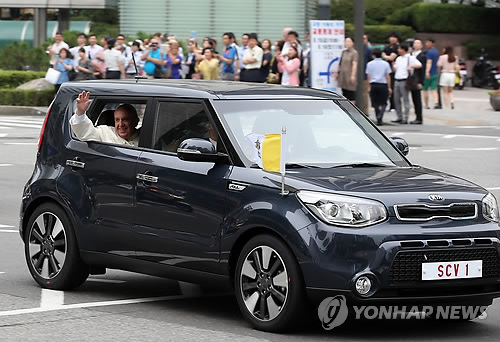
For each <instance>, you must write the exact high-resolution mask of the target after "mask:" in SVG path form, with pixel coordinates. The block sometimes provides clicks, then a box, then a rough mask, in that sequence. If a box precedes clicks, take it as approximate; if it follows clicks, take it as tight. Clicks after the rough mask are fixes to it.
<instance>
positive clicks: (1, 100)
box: [0, 88, 54, 106]
mask: <svg viewBox="0 0 500 342" xmlns="http://www.w3.org/2000/svg"><path fill="white" fill-rule="evenodd" d="M53 98H54V89H45V90H21V89H10V88H4V89H0V105H9V106H48V105H50V102H51V101H52V99H53Z"/></svg>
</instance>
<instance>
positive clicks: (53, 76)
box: [45, 68, 61, 84]
mask: <svg viewBox="0 0 500 342" xmlns="http://www.w3.org/2000/svg"><path fill="white" fill-rule="evenodd" d="M60 77H61V72H60V71H59V70H56V69H54V68H49V69H48V70H47V73H46V74H45V80H46V81H48V82H50V83H52V84H56V83H57V81H59V78H60Z"/></svg>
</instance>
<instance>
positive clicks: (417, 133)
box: [388, 132, 500, 140]
mask: <svg viewBox="0 0 500 342" xmlns="http://www.w3.org/2000/svg"><path fill="white" fill-rule="evenodd" d="M388 133H389V132H388ZM405 134H409V135H430V136H440V137H442V136H444V135H448V134H442V133H424V132H405V133H400V132H391V133H390V135H391V136H393V135H398V136H399V135H405ZM455 136H457V137H460V138H480V139H498V140H500V137H498V136H493V135H472V134H455Z"/></svg>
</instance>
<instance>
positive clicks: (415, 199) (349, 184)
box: [287, 166, 487, 207]
mask: <svg viewBox="0 0 500 342" xmlns="http://www.w3.org/2000/svg"><path fill="white" fill-rule="evenodd" d="M287 178H289V179H290V180H292V179H293V181H291V182H290V183H289V184H290V185H291V186H293V187H294V188H296V190H301V189H303V190H306V189H307V190H314V191H323V192H335V193H344V194H348V195H353V196H359V197H365V198H372V199H377V200H379V201H381V202H383V203H384V204H385V205H386V206H387V207H392V206H393V205H395V204H412V203H429V204H434V205H435V204H442V205H448V204H451V203H457V202H476V203H478V204H479V203H480V201H481V200H482V198H483V197H484V196H485V195H486V194H487V191H486V190H484V189H483V188H482V187H480V186H478V185H476V184H474V183H472V182H469V181H466V180H464V179H462V178H459V177H455V176H452V175H449V174H446V173H443V172H439V171H434V170H430V169H426V168H422V167H418V166H413V167H381V168H377V167H366V168H334V169H319V168H318V169H314V168H311V169H294V170H288V171H287ZM431 194H438V195H441V196H443V197H444V199H443V200H442V201H440V202H439V203H436V202H433V201H431V200H430V199H429V195H431Z"/></svg>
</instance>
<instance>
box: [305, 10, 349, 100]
mask: <svg viewBox="0 0 500 342" xmlns="http://www.w3.org/2000/svg"><path fill="white" fill-rule="evenodd" d="M310 26H311V27H310V29H311V30H310V35H311V56H310V59H309V60H310V63H311V66H310V67H311V82H312V83H311V85H312V87H313V88H317V89H325V90H329V91H333V92H336V93H339V94H341V90H340V88H337V80H336V78H335V72H336V71H337V69H338V66H339V62H340V56H341V55H342V50H343V49H344V34H345V33H344V21H343V20H311V21H310Z"/></svg>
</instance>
